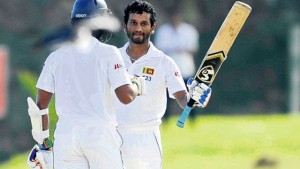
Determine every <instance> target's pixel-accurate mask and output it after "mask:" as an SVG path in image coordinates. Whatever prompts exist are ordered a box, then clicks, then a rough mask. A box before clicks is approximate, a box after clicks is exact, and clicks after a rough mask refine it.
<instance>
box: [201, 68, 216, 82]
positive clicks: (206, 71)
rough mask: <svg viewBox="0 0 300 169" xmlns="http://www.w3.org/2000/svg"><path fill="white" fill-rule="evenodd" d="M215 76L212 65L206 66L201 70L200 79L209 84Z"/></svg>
mask: <svg viewBox="0 0 300 169" xmlns="http://www.w3.org/2000/svg"><path fill="white" fill-rule="evenodd" d="M214 75H215V70H214V67H213V66H211V65H208V66H205V67H203V68H202V69H201V70H200V73H199V76H198V77H199V79H200V80H201V81H203V82H207V83H209V82H210V81H211V80H212V79H213V77H214Z"/></svg>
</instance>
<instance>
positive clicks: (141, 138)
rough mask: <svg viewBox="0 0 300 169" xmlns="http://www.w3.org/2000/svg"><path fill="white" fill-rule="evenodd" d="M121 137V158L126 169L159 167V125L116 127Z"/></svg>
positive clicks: (160, 150) (158, 168)
mask: <svg viewBox="0 0 300 169" xmlns="http://www.w3.org/2000/svg"><path fill="white" fill-rule="evenodd" d="M118 131H119V132H120V134H121V137H122V139H123V145H122V146H121V153H122V159H123V162H124V164H125V167H126V169H161V168H162V147H161V136H160V130H159V127H156V126H155V127H136V128H131V129H128V128H127V129H125V128H121V127H118Z"/></svg>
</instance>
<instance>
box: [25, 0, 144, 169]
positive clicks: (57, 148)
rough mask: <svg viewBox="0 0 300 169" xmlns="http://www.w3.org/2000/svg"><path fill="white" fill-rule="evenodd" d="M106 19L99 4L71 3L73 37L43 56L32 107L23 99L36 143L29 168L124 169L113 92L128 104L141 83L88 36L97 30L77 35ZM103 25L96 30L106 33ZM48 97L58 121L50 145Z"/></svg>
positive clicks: (89, 0) (110, 49) (88, 0)
mask: <svg viewBox="0 0 300 169" xmlns="http://www.w3.org/2000/svg"><path fill="white" fill-rule="evenodd" d="M111 17H112V15H110V11H109V9H108V8H107V5H106V3H105V2H104V0H97V1H96V0H76V1H75V3H74V6H73V11H72V16H71V22H72V26H73V28H74V30H78V37H77V39H76V40H75V41H74V43H70V44H66V45H65V46H62V47H61V48H59V49H58V50H56V51H54V52H53V53H51V54H50V55H49V56H48V58H47V60H46V61H45V65H44V67H43V70H42V72H41V74H40V77H39V79H38V82H37V85H36V87H37V88H38V94H37V103H35V102H34V101H33V100H32V99H31V98H30V97H29V98H28V99H27V101H28V106H29V109H28V112H29V115H30V118H31V121H32V128H33V129H32V135H33V138H34V140H35V141H36V142H37V144H36V145H35V146H34V147H33V149H32V151H31V152H30V154H29V156H28V160H27V163H28V165H29V166H30V168H32V169H41V168H42V169H52V168H53V165H54V168H55V169H123V168H124V166H123V162H122V159H121V154H120V146H121V144H122V140H121V138H120V135H119V134H118V132H117V129H116V125H117V119H116V112H115V107H114V98H113V97H114V94H113V93H115V94H116V96H117V97H118V99H119V101H120V102H122V104H128V103H130V102H132V101H133V100H134V99H135V98H136V96H137V95H144V94H145V90H144V89H145V88H144V87H145V86H144V82H145V81H144V78H138V77H136V78H134V79H133V80H132V81H131V79H130V76H129V75H128V73H127V71H126V69H125V67H124V63H123V60H122V57H121V54H120V52H119V50H118V49H117V48H116V47H114V46H111V45H107V44H104V43H101V42H99V41H98V40H97V39H96V38H95V37H93V36H92V32H93V33H94V31H96V32H97V33H96V34H97V37H100V36H98V35H99V32H98V30H97V29H92V32H90V34H83V35H84V36H83V37H82V34H81V35H79V34H80V32H81V31H82V30H87V29H88V28H92V27H91V26H87V23H88V22H90V21H94V19H96V18H101V19H100V20H102V21H103V20H106V19H107V18H111ZM104 18H106V19H104ZM106 21H109V20H106ZM106 25H107V26H110V24H109V23H102V25H98V26H99V27H101V28H102V29H106V28H108V27H105V26H106ZM94 26H95V25H94ZM94 28H95V27H94ZM85 32H86V31H85ZM88 32H89V31H88ZM78 38H82V39H79V40H78ZM53 94H55V107H56V113H57V115H58V117H59V120H58V122H57V125H56V130H55V133H54V137H55V144H54V145H53V143H52V141H51V140H50V139H49V116H48V104H49V102H50V100H51V98H52V96H53ZM52 146H53V150H54V156H53V154H52ZM53 158H54V163H53Z"/></svg>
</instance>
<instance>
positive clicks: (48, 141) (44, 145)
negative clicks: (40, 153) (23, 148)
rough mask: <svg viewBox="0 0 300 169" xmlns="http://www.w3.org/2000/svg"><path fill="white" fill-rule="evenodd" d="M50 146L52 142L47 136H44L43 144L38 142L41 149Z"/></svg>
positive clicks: (46, 148)
mask: <svg viewBox="0 0 300 169" xmlns="http://www.w3.org/2000/svg"><path fill="white" fill-rule="evenodd" d="M52 147H53V142H52V141H51V140H50V139H49V138H46V139H45V140H44V141H43V144H40V149H41V150H49V149H50V148H52Z"/></svg>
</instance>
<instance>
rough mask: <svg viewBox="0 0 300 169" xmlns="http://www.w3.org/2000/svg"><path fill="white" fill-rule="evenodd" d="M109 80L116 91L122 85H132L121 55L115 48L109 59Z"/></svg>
mask: <svg viewBox="0 0 300 169" xmlns="http://www.w3.org/2000/svg"><path fill="white" fill-rule="evenodd" d="M108 78H109V82H110V84H111V86H112V88H113V89H114V90H115V89H116V88H118V87H120V86H122V85H125V84H131V80H130V78H129V75H128V73H127V70H126V68H125V65H124V61H123V59H122V56H121V53H120V51H119V50H118V49H117V48H113V52H112V54H111V56H110V59H109V63H108Z"/></svg>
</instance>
